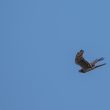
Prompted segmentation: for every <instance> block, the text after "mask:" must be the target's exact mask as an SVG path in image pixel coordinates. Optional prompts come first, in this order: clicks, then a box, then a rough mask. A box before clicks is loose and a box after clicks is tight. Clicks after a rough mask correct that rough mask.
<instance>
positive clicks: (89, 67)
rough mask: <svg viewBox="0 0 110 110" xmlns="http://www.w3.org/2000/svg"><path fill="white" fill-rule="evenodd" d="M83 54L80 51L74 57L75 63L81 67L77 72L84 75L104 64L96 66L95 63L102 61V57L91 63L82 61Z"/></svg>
mask: <svg viewBox="0 0 110 110" xmlns="http://www.w3.org/2000/svg"><path fill="white" fill-rule="evenodd" d="M83 54H84V50H80V51H79V52H77V54H76V57H75V63H76V64H77V65H79V66H80V67H81V69H80V70H79V72H81V73H86V72H88V71H91V70H93V69H96V68H98V67H100V66H103V65H105V63H103V64H100V65H96V63H97V62H99V61H102V60H104V58H103V57H101V58H99V59H96V60H94V61H93V62H91V63H89V62H88V61H87V60H85V59H84V57H83Z"/></svg>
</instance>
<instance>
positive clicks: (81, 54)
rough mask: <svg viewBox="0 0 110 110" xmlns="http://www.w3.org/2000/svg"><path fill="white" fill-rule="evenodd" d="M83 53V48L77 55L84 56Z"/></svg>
mask: <svg viewBox="0 0 110 110" xmlns="http://www.w3.org/2000/svg"><path fill="white" fill-rule="evenodd" d="M83 54H84V50H82V49H81V50H80V51H79V52H78V54H77V55H78V57H82V56H83Z"/></svg>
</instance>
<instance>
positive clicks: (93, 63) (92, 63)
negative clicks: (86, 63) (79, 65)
mask: <svg viewBox="0 0 110 110" xmlns="http://www.w3.org/2000/svg"><path fill="white" fill-rule="evenodd" d="M102 60H104V58H103V57H101V58H99V59H96V60H94V61H93V62H91V65H92V66H95V64H96V63H97V62H99V61H102Z"/></svg>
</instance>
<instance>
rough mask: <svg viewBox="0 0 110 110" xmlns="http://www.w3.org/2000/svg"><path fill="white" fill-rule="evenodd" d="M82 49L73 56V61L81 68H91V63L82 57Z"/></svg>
mask: <svg viewBox="0 0 110 110" xmlns="http://www.w3.org/2000/svg"><path fill="white" fill-rule="evenodd" d="M83 54H84V51H83V50H80V51H79V52H78V53H77V54H76V57H75V63H76V64H78V65H79V66H80V67H81V68H82V69H88V68H91V67H92V66H91V64H90V63H89V62H88V61H87V60H85V59H84V57H83Z"/></svg>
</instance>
